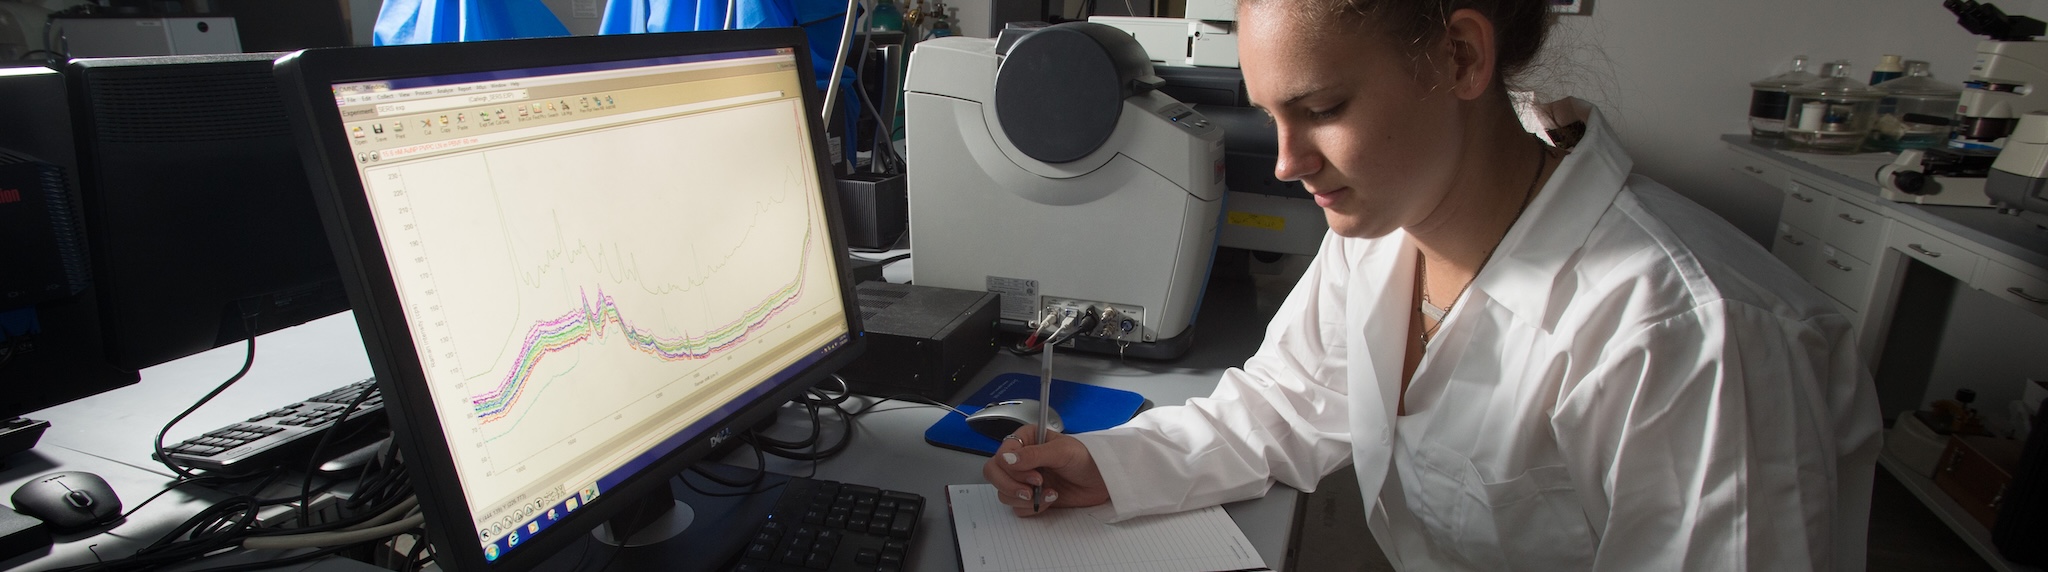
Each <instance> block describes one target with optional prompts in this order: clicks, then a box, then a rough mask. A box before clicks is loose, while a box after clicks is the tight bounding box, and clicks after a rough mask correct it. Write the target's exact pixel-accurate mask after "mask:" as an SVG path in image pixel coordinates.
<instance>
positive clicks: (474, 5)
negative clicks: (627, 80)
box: [374, 0, 569, 46]
mask: <svg viewBox="0 0 2048 572" xmlns="http://www.w3.org/2000/svg"><path fill="white" fill-rule="evenodd" d="M567 35H569V28H568V27H566V26H563V25H562V21H561V19H558V18H556V17H555V14H554V12H551V11H549V10H548V7H547V6H546V5H543V4H541V1H540V0H384V7H383V9H381V10H378V12H377V27H376V32H375V35H374V39H375V43H376V45H379V46H390V45H399V44H432V43H443V42H473V41H478V40H503V39H511V38H538V37H546V36H567Z"/></svg>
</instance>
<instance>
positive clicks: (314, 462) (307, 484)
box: [299, 100, 566, 526]
mask: <svg viewBox="0 0 2048 572" xmlns="http://www.w3.org/2000/svg"><path fill="white" fill-rule="evenodd" d="M565 101H566V100H565ZM376 391H377V386H376V384H371V385H369V386H367V387H364V388H363V390H362V391H359V392H356V398H355V399H352V400H349V402H348V406H346V407H342V408H341V414H340V415H336V416H334V421H330V422H328V423H327V430H326V431H322V432H320V441H319V442H318V443H316V444H314V445H313V452H312V453H311V454H309V455H308V456H309V457H311V458H310V459H308V460H307V461H306V477H305V479H303V480H301V481H300V482H299V493H300V495H299V526H306V525H308V524H312V516H311V512H312V508H313V475H315V474H319V472H320V471H319V469H320V453H321V451H323V450H326V449H327V444H328V443H330V442H332V441H334V434H336V433H340V432H341V424H342V422H344V421H348V417H349V415H350V414H353V413H355V412H356V408H357V407H361V406H362V405H363V402H364V401H368V400H369V399H370V394H371V393H375V392H376Z"/></svg>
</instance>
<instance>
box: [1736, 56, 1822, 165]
mask: <svg viewBox="0 0 2048 572" xmlns="http://www.w3.org/2000/svg"><path fill="white" fill-rule="evenodd" d="M1818 79H1820V76H1817V75H1813V72H1810V71H1806V56H1794V57H1793V58H1792V71H1788V72H1785V73H1781V74H1778V75H1774V76H1771V77H1767V78H1763V79H1760V80H1756V81H1753V82H1749V89H1750V92H1749V137H1750V139H1751V140H1752V141H1756V142H1757V143H1759V144H1765V145H1774V144H1776V143H1778V140H1779V139H1780V138H1783V137H1784V136H1785V104H1786V102H1787V99H1788V98H1789V97H1790V96H1788V95H1786V93H1785V90H1787V89H1790V88H1794V87H1799V86H1802V85H1806V84H1809V83H1813V82H1814V81H1815V80H1818Z"/></svg>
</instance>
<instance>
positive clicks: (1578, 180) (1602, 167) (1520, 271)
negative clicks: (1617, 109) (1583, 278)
mask: <svg viewBox="0 0 2048 572" xmlns="http://www.w3.org/2000/svg"><path fill="white" fill-rule="evenodd" d="M1524 114H1525V124H1527V123H1537V122H1536V120H1540V123H1537V124H1538V125H1543V126H1558V125H1569V124H1571V123H1572V122H1573V121H1582V122H1584V123H1585V124H1586V131H1585V136H1584V137H1582V138H1581V139H1580V140H1579V143H1578V145H1577V146H1576V147H1574V148H1572V152H1571V154H1570V155H1566V156H1565V158H1564V161H1563V162H1562V163H1559V164H1558V166H1557V170H1556V171H1554V172H1552V173H1551V175H1550V180H1549V181H1547V182H1545V183H1544V185H1543V189H1542V191H1540V192H1538V193H1537V195H1536V198H1535V200H1534V201H1533V202H1531V203H1530V204H1529V207H1528V209H1527V212H1525V213H1524V214H1523V215H1522V218H1521V219H1519V220H1516V221H1515V224H1514V226H1512V227H1510V228H1509V229H1508V232H1507V235H1506V236H1503V237H1502V238H1501V244H1500V246H1499V247H1497V248H1496V249H1495V252H1494V255H1493V259H1492V260H1491V261H1489V262H1487V264H1486V267H1485V268H1484V269H1483V270H1482V271H1481V273H1480V274H1479V276H1477V277H1475V278H1474V279H1473V280H1472V286H1471V290H1473V291H1476V292H1481V293H1484V294H1485V295H1486V297H1487V298H1490V299H1492V300H1494V301H1496V302H1498V303H1499V304H1500V305H1501V306H1502V307H1503V308H1506V309H1507V310H1508V311H1509V312H1512V313H1513V314H1515V316H1516V318H1518V319H1520V320H1523V321H1524V322H1526V323H1529V324H1531V325H1534V326H1535V327H1538V328H1541V329H1543V330H1544V331H1546V332H1547V331H1550V330H1551V328H1552V327H1553V326H1554V325H1555V324H1554V323H1553V322H1554V321H1555V320H1556V316H1554V315H1552V308H1551V307H1550V304H1551V301H1552V300H1554V299H1556V296H1555V295H1554V290H1555V289H1556V288H1557V287H1558V278H1559V276H1558V275H1559V273H1561V272H1562V271H1563V269H1564V266H1565V263H1566V262H1568V261H1570V260H1571V258H1572V256H1573V255H1574V254H1576V253H1577V252H1578V251H1579V248H1580V247H1582V246H1584V245H1585V244H1586V239H1587V238H1588V237H1589V236H1590V234H1591V233H1592V230H1593V226H1594V223H1597V222H1599V220H1600V217H1601V216H1602V215H1603V214H1604V213H1606V212H1607V207H1608V205H1610V204H1612V203H1613V202H1614V197H1615V195H1617V194H1620V192H1621V187H1622V184H1623V183H1624V182H1626V180H1627V178H1628V173H1629V169H1630V168H1631V167H1633V166H1634V161H1633V160H1631V159H1630V158H1629V156H1628V153H1627V152H1625V151H1622V149H1621V143H1620V141H1617V140H1616V138H1615V136H1614V133H1613V132H1612V131H1610V130H1609V129H1608V125H1607V120H1606V118H1605V117H1603V116H1602V115H1601V113H1600V111H1599V110H1598V109H1595V108H1594V107H1593V106H1592V105H1591V104H1588V103H1586V102H1585V101H1584V100H1580V99H1576V98H1568V99H1562V100H1558V101H1555V102H1552V103H1549V104H1546V105H1541V106H1531V107H1529V108H1525V109H1524ZM1531 115H1533V116H1534V117H1530V116H1531ZM1539 132H1540V130H1539ZM1546 139H1548V138H1547V137H1546ZM1531 284H1548V285H1549V287H1546V288H1530V287H1529V285H1531Z"/></svg>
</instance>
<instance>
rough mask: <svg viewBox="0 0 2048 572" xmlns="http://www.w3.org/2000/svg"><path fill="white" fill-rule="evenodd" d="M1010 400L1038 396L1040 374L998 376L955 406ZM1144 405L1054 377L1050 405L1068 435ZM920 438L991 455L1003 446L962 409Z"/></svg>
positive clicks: (1139, 399)
mask: <svg viewBox="0 0 2048 572" xmlns="http://www.w3.org/2000/svg"><path fill="white" fill-rule="evenodd" d="M1009 399H1038V376H1036V375H1031V374H1025V373H1006V374H1002V375H998V376H996V377H995V379H991V380H988V383H987V384H986V385H983V386H981V389H980V390H978V391H975V392H974V395H970V396H968V397H967V400H965V401H962V402H960V407H959V409H960V411H962V412H965V413H970V414H971V413H974V412H976V411H980V410H981V408H982V407H983V406H985V405H988V404H990V403H995V402H998V401H1004V400H1009ZM1145 405H1146V403H1145V396H1143V395H1138V394H1136V393H1132V392H1129V391H1124V390H1121V389H1110V388H1107V387H1100V386H1094V385H1088V384H1085V383H1074V382H1071V381H1067V380H1063V379H1054V380H1052V410H1053V411H1054V412H1056V413H1059V417H1060V422H1061V423H1064V424H1066V429H1067V431H1066V433H1067V434H1070V435H1071V434H1074V433H1087V432H1089V431H1098V430H1102V429H1108V428H1111V427H1115V426H1118V425H1122V424H1124V422H1125V421H1130V420H1131V417H1133V416H1136V415H1137V414H1138V412H1139V411H1143V410H1144V409H1145ZM924 442H926V443H931V444H933V445H937V446H940V447H945V448H947V449H956V450H960V451H966V452H969V453H976V454H980V455H994V454H995V453H996V448H997V447H1000V446H1002V442H1001V441H998V440H996V439H990V438H988V437H987V436H985V435H982V434H980V433H976V432H974V430H973V429H970V428H968V427H967V417H966V416H965V415H962V414H960V413H947V414H946V416H945V418H942V419H939V422H937V423H933V424H932V426H931V428H929V429H925V430H924Z"/></svg>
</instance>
